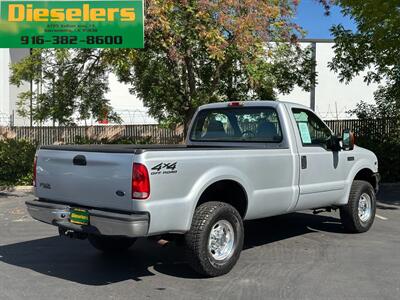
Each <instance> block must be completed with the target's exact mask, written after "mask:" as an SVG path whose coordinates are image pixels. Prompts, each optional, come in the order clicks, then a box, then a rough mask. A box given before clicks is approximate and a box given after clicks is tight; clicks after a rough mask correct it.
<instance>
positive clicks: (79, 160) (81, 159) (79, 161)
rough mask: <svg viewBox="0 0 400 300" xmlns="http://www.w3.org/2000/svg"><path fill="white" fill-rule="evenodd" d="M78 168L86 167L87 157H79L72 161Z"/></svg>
mask: <svg viewBox="0 0 400 300" xmlns="http://www.w3.org/2000/svg"><path fill="white" fill-rule="evenodd" d="M72 162H73V163H74V165H76V166H86V157H85V156H84V155H77V156H75V157H74V159H73V160H72Z"/></svg>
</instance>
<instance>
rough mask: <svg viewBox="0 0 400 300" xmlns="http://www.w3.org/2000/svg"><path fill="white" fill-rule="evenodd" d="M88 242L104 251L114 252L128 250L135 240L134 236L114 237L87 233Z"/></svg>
mask: <svg viewBox="0 0 400 300" xmlns="http://www.w3.org/2000/svg"><path fill="white" fill-rule="evenodd" d="M88 240H89V243H90V244H91V245H92V246H93V247H95V248H96V249H97V250H100V251H102V252H105V253H115V252H121V251H126V250H128V249H129V248H130V247H131V246H132V245H133V244H134V243H135V241H136V239H135V238H127V237H114V236H104V235H94V234H89V236H88Z"/></svg>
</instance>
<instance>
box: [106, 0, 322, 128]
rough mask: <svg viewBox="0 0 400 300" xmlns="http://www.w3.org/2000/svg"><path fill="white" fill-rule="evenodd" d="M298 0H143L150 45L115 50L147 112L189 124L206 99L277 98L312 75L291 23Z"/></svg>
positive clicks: (121, 75) (117, 63) (122, 76)
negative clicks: (276, 95) (142, 47)
mask: <svg viewBox="0 0 400 300" xmlns="http://www.w3.org/2000/svg"><path fill="white" fill-rule="evenodd" d="M296 3H297V1H264V0H245V1H228V0H227V1H206V0H199V1H187V0H180V1H172V0H153V1H146V11H145V14H146V27H145V49H143V50H110V52H109V54H110V59H111V60H112V64H113V65H114V66H115V71H116V73H117V74H118V75H119V78H120V79H121V80H122V81H124V82H127V83H131V84H132V85H133V87H132V92H133V93H137V94H138V96H139V97H140V98H142V99H143V101H144V104H145V106H147V107H149V112H150V114H151V115H152V116H154V117H156V118H157V119H158V120H159V121H161V122H163V123H166V124H178V123H181V124H182V123H183V124H185V125H187V124H188V122H189V120H190V119H191V117H192V115H193V113H194V111H195V109H196V108H197V107H198V106H199V105H202V104H206V103H209V102H218V101H227V100H240V101H244V100H253V99H273V98H275V94H276V92H277V91H279V92H284V93H285V92H286V93H287V92H289V91H290V90H291V89H292V88H293V87H294V86H295V85H299V86H301V87H302V88H304V89H306V90H307V89H309V87H310V85H311V84H312V83H313V81H314V80H315V74H313V73H312V71H311V70H312V68H311V66H312V61H311V55H310V49H301V48H300V47H299V46H298V45H297V44H296V37H297V36H298V35H301V33H302V32H301V29H300V28H299V27H298V26H297V25H296V24H293V23H292V22H291V20H292V18H293V15H294V13H295V9H296Z"/></svg>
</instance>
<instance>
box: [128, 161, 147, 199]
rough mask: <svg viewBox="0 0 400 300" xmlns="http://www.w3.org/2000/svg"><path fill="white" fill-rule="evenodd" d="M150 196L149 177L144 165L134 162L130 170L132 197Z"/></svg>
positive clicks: (144, 197) (145, 197) (143, 197)
mask: <svg viewBox="0 0 400 300" xmlns="http://www.w3.org/2000/svg"><path fill="white" fill-rule="evenodd" d="M149 196H150V178H149V172H147V168H146V166H145V165H142V164H138V163H134V164H133V171H132V199H142V200H143V199H147V198H149Z"/></svg>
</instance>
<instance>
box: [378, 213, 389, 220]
mask: <svg viewBox="0 0 400 300" xmlns="http://www.w3.org/2000/svg"><path fill="white" fill-rule="evenodd" d="M375 216H376V217H377V218H378V219H381V220H385V221H386V220H387V219H388V218H386V217H383V216H381V215H378V214H375Z"/></svg>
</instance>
